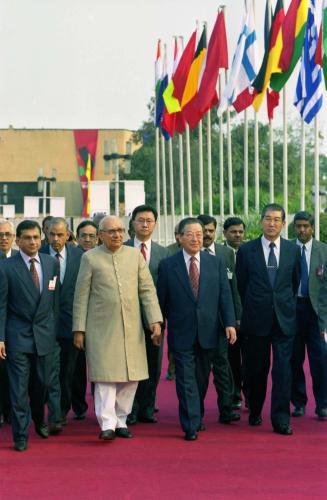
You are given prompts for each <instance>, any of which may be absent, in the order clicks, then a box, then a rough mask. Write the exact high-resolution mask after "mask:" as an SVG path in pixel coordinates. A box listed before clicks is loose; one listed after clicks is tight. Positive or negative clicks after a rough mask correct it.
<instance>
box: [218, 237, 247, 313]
mask: <svg viewBox="0 0 327 500" xmlns="http://www.w3.org/2000/svg"><path fill="white" fill-rule="evenodd" d="M215 252H216V255H219V256H221V257H223V259H224V260H225V262H226V267H227V272H228V280H229V284H230V287H231V290H232V296H233V303H234V311H235V317H236V319H237V320H238V321H239V320H240V319H241V314H242V304H241V299H240V296H239V293H238V289H237V280H236V274H235V256H234V252H233V250H232V249H231V248H228V247H227V246H226V245H221V244H220V243H215Z"/></svg>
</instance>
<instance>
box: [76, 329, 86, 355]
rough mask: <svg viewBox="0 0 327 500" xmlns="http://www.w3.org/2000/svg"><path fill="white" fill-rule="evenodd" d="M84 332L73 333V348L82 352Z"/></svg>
mask: <svg viewBox="0 0 327 500" xmlns="http://www.w3.org/2000/svg"><path fill="white" fill-rule="evenodd" d="M84 337H85V332H74V346H75V347H77V349H79V350H80V351H84V349H85V347H84V343H85V338H84Z"/></svg>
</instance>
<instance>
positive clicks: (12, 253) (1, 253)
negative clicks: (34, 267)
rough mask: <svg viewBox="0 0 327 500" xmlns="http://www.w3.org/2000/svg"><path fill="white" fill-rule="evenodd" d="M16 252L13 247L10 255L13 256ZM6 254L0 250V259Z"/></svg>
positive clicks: (4, 257)
mask: <svg viewBox="0 0 327 500" xmlns="http://www.w3.org/2000/svg"><path fill="white" fill-rule="evenodd" d="M17 253H18V250H15V249H14V248H13V249H12V250H11V257H13V256H14V255H16V254H17ZM6 258H7V256H6V254H5V253H3V252H0V260H2V259H6Z"/></svg>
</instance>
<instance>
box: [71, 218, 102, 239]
mask: <svg viewBox="0 0 327 500" xmlns="http://www.w3.org/2000/svg"><path fill="white" fill-rule="evenodd" d="M86 226H92V227H94V228H95V229H96V230H97V234H98V230H99V228H98V226H97V224H96V223H95V222H93V220H91V219H86V220H83V221H82V222H80V223H79V224H78V226H77V228H76V236H77V238H79V232H80V230H81V229H83V227H86Z"/></svg>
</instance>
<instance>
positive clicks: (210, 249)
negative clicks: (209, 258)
mask: <svg viewBox="0 0 327 500" xmlns="http://www.w3.org/2000/svg"><path fill="white" fill-rule="evenodd" d="M202 250H204V251H205V252H208V253H209V254H210V255H216V247H215V242H213V243H211V245H210V247H207V248H205V247H203V248H202Z"/></svg>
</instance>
